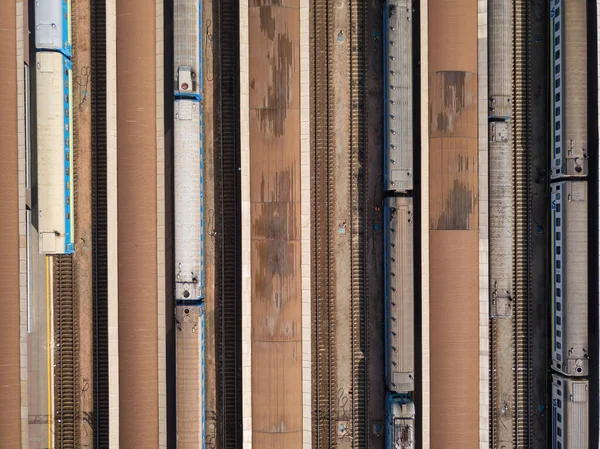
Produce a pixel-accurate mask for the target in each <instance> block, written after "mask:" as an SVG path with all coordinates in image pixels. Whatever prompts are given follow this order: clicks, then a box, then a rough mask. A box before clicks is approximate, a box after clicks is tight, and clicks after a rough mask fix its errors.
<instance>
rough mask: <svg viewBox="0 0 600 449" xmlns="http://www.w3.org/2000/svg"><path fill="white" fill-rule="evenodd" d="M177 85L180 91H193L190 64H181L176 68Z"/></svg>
mask: <svg viewBox="0 0 600 449" xmlns="http://www.w3.org/2000/svg"><path fill="white" fill-rule="evenodd" d="M177 85H178V89H179V92H181V93H192V92H194V80H193V79H192V68H191V67H190V66H181V67H179V68H178V69H177Z"/></svg>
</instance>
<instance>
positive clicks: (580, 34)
mask: <svg viewBox="0 0 600 449" xmlns="http://www.w3.org/2000/svg"><path fill="white" fill-rule="evenodd" d="M562 4H563V7H562V10H563V12H562V14H563V21H562V25H563V32H562V38H563V42H564V51H563V61H564V65H565V66H564V67H563V68H562V71H563V74H564V75H563V76H564V78H565V80H564V81H565V83H566V87H565V91H566V92H565V93H566V95H563V97H562V101H563V105H564V106H563V109H564V110H563V111H562V112H563V117H564V118H563V121H564V122H565V125H566V128H565V131H564V133H565V134H564V135H565V138H564V139H563V142H565V143H564V144H563V145H564V150H567V149H568V146H569V145H570V144H571V143H572V144H573V146H574V147H575V148H586V149H587V148H588V144H587V113H588V109H587V100H588V96H587V22H586V2H585V0H569V1H566V2H563V3H562Z"/></svg>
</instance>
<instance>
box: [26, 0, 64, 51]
mask: <svg viewBox="0 0 600 449" xmlns="http://www.w3.org/2000/svg"><path fill="white" fill-rule="evenodd" d="M35 47H36V48H37V49H38V50H55V51H59V52H61V53H63V54H64V55H65V56H67V57H71V56H72V54H71V0H37V1H36V2H35Z"/></svg>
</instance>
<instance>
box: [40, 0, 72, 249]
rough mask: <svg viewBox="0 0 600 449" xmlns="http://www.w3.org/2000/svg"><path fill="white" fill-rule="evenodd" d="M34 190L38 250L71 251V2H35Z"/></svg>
mask: <svg viewBox="0 0 600 449" xmlns="http://www.w3.org/2000/svg"><path fill="white" fill-rule="evenodd" d="M35 46H36V78H35V79H36V86H35V89H36V92H37V95H36V98H37V108H36V111H37V112H36V123H37V192H38V231H39V238H40V252H42V253H44V254H69V253H73V252H74V251H75V239H74V235H73V228H74V220H73V218H74V217H73V207H72V206H73V197H74V196H73V183H72V174H73V151H72V139H71V129H72V92H73V89H72V81H71V68H72V63H71V56H72V55H71V2H70V0H47V1H41V2H40V1H38V2H36V3H35Z"/></svg>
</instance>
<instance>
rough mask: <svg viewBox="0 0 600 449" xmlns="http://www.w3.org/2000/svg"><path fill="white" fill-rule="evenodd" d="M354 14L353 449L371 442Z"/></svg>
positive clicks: (358, 22)
mask: <svg viewBox="0 0 600 449" xmlns="http://www.w3.org/2000/svg"><path fill="white" fill-rule="evenodd" d="M348 6H349V8H348V11H349V14H350V20H349V23H350V35H349V38H350V58H349V60H350V105H351V107H350V133H349V145H348V148H349V151H350V155H349V161H350V165H349V170H350V173H349V175H350V176H349V180H350V195H349V198H350V204H349V207H350V237H351V246H350V259H351V316H352V318H351V319H352V323H351V324H352V390H351V391H352V423H351V426H352V447H353V448H361V449H364V448H367V447H368V445H369V441H368V416H369V413H368V396H369V393H368V392H369V379H368V370H367V354H368V326H367V323H368V299H367V298H368V284H367V281H368V276H367V267H366V260H365V255H366V250H367V236H368V234H367V232H366V226H367V223H366V217H367V186H368V172H367V167H368V164H367V138H366V119H367V114H366V111H367V107H366V92H365V90H366V56H365V49H366V48H367V42H366V32H367V26H366V22H367V21H366V15H367V8H368V7H367V3H366V2H364V1H362V0H352V1H350V2H349V5H348Z"/></svg>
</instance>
